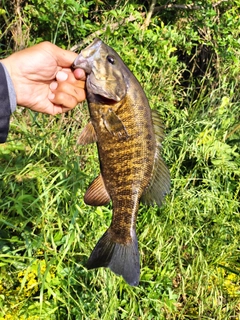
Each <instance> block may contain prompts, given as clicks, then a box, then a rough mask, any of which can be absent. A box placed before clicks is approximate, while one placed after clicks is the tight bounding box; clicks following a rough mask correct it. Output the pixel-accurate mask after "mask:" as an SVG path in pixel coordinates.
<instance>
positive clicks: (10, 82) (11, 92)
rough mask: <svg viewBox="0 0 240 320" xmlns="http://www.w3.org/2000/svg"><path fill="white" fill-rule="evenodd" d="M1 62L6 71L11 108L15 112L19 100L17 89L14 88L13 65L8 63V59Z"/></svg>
mask: <svg viewBox="0 0 240 320" xmlns="http://www.w3.org/2000/svg"><path fill="white" fill-rule="evenodd" d="M0 63H1V64H2V66H3V69H4V72H5V77H6V81H7V87H8V95H9V102H10V109H11V112H12V113H13V112H14V111H15V109H16V105H17V100H16V91H15V88H14V83H13V79H12V77H11V66H10V64H9V63H8V61H7V59H3V60H0Z"/></svg>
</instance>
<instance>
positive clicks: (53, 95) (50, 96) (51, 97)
mask: <svg viewBox="0 0 240 320" xmlns="http://www.w3.org/2000/svg"><path fill="white" fill-rule="evenodd" d="M54 98H55V94H54V93H52V92H50V93H49V95H48V99H49V100H53V99H54Z"/></svg>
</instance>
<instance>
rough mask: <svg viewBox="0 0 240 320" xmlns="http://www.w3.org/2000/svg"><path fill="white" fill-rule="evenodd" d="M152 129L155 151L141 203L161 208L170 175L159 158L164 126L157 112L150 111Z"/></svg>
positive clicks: (166, 192)
mask: <svg viewBox="0 0 240 320" xmlns="http://www.w3.org/2000/svg"><path fill="white" fill-rule="evenodd" d="M152 120H153V128H154V132H155V138H156V151H155V157H154V159H155V160H154V166H153V172H152V176H151V180H150V182H149V185H148V186H147V188H146V189H145V190H144V193H143V195H142V198H141V201H142V203H145V204H147V205H152V204H154V202H156V203H157V205H159V206H161V204H162V202H163V199H164V197H165V195H166V194H168V193H169V192H170V184H171V181H170V173H169V170H168V168H167V166H166V164H165V162H164V160H163V159H162V157H161V148H162V147H161V143H162V141H163V139H164V125H163V123H162V121H161V119H160V117H159V114H158V112H157V111H155V110H152Z"/></svg>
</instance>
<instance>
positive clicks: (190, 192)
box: [0, 90, 240, 319]
mask: <svg viewBox="0 0 240 320" xmlns="http://www.w3.org/2000/svg"><path fill="white" fill-rule="evenodd" d="M225 91H226V90H225ZM215 93H216V95H218V92H217V91H216V92H215ZM226 93H227V92H224V96H225V94H226ZM214 98H215V97H214ZM219 99H220V101H222V103H223V98H222V100H221V97H219ZM207 102H208V103H209V106H206V103H207ZM190 107H191V106H190ZM204 107H205V108H208V111H207V112H205V111H203V110H202V109H203V107H201V109H200V108H199V109H198V112H197V111H196V112H197V117H196V114H194V113H191V112H190V111H186V110H181V109H177V108H173V109H172V110H170V111H171V116H172V118H173V117H174V118H175V122H174V121H173V122H171V123H170V121H169V120H168V119H166V121H167V122H169V125H168V134H167V137H166V140H165V143H164V157H165V159H166V162H167V163H168V165H169V167H170V169H171V175H172V189H171V194H170V195H169V196H168V197H167V198H166V202H165V204H164V206H163V207H162V208H160V209H159V208H157V207H150V208H147V207H145V206H141V208H140V211H139V216H138V223H137V233H138V237H139V244H140V245H139V246H140V253H141V282H140V286H139V287H138V288H132V287H130V286H128V285H127V284H126V283H125V282H124V281H123V280H122V279H121V278H118V277H116V276H115V275H114V274H113V273H111V272H110V271H109V270H106V269H100V270H96V271H88V270H86V268H85V267H84V264H85V262H86V259H87V257H88V256H89V254H90V252H91V250H92V248H93V247H94V245H95V244H96V242H97V240H98V239H99V237H100V236H101V235H102V234H103V232H104V231H105V230H106V228H107V227H108V226H109V224H110V221H111V206H109V207H98V208H92V207H89V206H87V205H85V204H84V202H83V195H84V191H85V190H86V188H87V185H88V184H89V182H90V181H91V180H92V179H93V178H94V177H95V176H96V175H97V173H98V170H99V169H98V166H99V165H98V159H97V153H96V147H95V146H87V147H81V146H77V145H76V140H77V136H78V134H79V132H80V130H81V129H80V128H81V127H82V126H84V123H86V121H87V118H88V115H87V111H86V107H85V106H84V107H83V106H79V107H78V108H77V109H76V110H75V111H73V112H72V113H71V115H65V116H60V117H59V118H57V119H56V118H55V119H54V118H49V117H47V116H42V115H35V114H32V113H29V112H26V111H21V112H19V113H17V114H15V115H14V117H13V120H12V124H11V133H10V136H9V141H8V143H7V144H4V145H2V146H1V148H0V152H1V191H0V193H1V196H0V199H1V200H0V212H1V213H0V236H1V239H0V249H1V254H0V269H1V273H0V315H1V318H0V319H139V318H140V319H155V318H158V319H239V313H240V283H239V280H240V260H239V236H240V223H239V203H238V200H239V189H240V186H239V173H240V172H239V152H238V151H239V149H238V147H239V136H238V134H237V133H236V131H234V128H235V123H234V121H235V120H234V119H236V118H235V117H234V116H233V115H236V113H237V112H238V110H239V103H238V102H232V103H229V105H228V108H223V104H220V106H218V108H216V106H215V105H214V104H213V103H212V101H210V100H208V101H205V105H204ZM221 107H222V109H221ZM219 113H220V114H221V117H220V118H218V117H217V115H218V114H219ZM180 114H181V116H180ZM229 118H230V120H231V121H229ZM80 119H81V120H80ZM235 141H237V143H238V144H236V143H235Z"/></svg>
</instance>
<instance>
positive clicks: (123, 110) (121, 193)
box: [73, 39, 170, 286]
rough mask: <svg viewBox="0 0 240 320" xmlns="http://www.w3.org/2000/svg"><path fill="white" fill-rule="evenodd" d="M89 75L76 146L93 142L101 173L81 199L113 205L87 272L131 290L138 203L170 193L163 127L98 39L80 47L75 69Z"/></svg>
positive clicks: (136, 85) (136, 277)
mask: <svg viewBox="0 0 240 320" xmlns="http://www.w3.org/2000/svg"><path fill="white" fill-rule="evenodd" d="M78 67H79V68H82V69H84V70H85V72H86V74H87V80H86V91H87V101H88V107H89V112H90V120H91V121H90V122H89V123H88V125H87V126H86V127H85V129H84V130H83V132H82V133H81V135H80V137H79V143H80V144H83V145H84V144H87V143H92V142H97V147H98V155H99V161H100V170H101V173H100V175H99V176H98V177H97V178H96V179H95V180H94V181H93V182H92V184H91V185H90V186H89V188H88V190H87V192H86V194H85V196H84V201H85V203H87V204H89V205H94V206H99V205H105V204H107V203H109V202H110V201H112V207H113V217H112V223H111V226H110V227H109V229H108V230H107V231H106V232H105V234H104V235H103V236H102V238H101V239H100V240H99V241H98V243H97V245H96V247H95V248H94V250H93V252H92V253H91V256H90V258H89V260H88V262H87V267H88V269H93V268H99V267H109V268H110V269H111V270H112V271H113V272H114V273H116V274H118V275H122V276H123V278H124V279H125V280H126V281H127V282H128V283H129V284H130V285H132V286H136V285H138V283H139V276H140V262H139V251H138V241H137V236H136V218H137V213H138V209H139V203H140V201H142V202H143V203H146V204H148V205H151V204H154V203H155V202H156V203H157V204H158V205H161V203H162V201H163V198H164V196H165V195H166V194H167V193H169V190H170V175H169V171H168V169H167V167H166V165H165V163H164V161H163V159H162V157H161V155H160V149H161V142H162V140H163V138H164V134H163V129H164V126H163V124H162V122H161V120H160V118H159V116H158V114H157V112H155V111H151V109H150V107H149V104H148V100H147V98H146V95H145V93H144V91H143V89H142V87H141V85H140V84H139V82H138V81H137V79H136V78H135V76H134V75H133V74H132V73H131V71H130V70H129V69H128V67H127V66H126V65H125V64H124V62H123V61H122V59H121V58H120V57H119V55H118V54H117V53H116V52H115V51H114V50H113V49H112V48H111V47H109V46H107V45H106V44H105V43H103V42H102V41H101V40H100V39H95V40H94V42H93V43H92V44H91V45H90V46H88V47H87V48H85V49H83V50H82V51H81V53H80V55H79V56H78V57H77V58H76V60H75V61H74V64H73V68H78Z"/></svg>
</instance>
